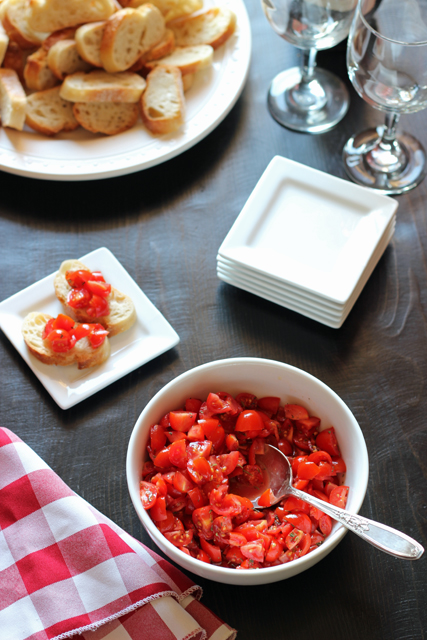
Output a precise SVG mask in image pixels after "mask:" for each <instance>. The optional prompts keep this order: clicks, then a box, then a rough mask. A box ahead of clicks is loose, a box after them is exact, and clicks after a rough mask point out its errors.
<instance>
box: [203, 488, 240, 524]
mask: <svg viewBox="0 0 427 640" xmlns="http://www.w3.org/2000/svg"><path fill="white" fill-rule="evenodd" d="M227 492H228V487H227V485H225V484H223V485H221V486H220V487H218V489H213V490H212V491H211V492H210V495H209V502H210V505H211V507H212V509H213V510H214V511H215V513H217V514H218V515H219V516H230V517H232V518H233V517H234V516H238V515H239V513H240V512H241V511H242V507H241V504H240V500H238V499H237V497H236V496H234V495H233V494H232V493H227Z"/></svg>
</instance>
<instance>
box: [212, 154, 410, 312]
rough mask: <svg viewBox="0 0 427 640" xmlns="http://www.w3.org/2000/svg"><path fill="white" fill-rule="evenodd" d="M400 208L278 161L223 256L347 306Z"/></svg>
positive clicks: (253, 197) (367, 191) (241, 216)
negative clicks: (385, 231)
mask: <svg viewBox="0 0 427 640" xmlns="http://www.w3.org/2000/svg"><path fill="white" fill-rule="evenodd" d="M397 206H398V205H397V202H396V201H395V200H393V199H392V198H389V197H387V196H384V195H381V194H379V193H376V192H375V191H373V190H372V189H367V188H365V187H360V186H359V185H356V184H353V183H352V182H348V181H347V180H341V179H340V178H336V177H335V176H331V175H329V174H327V173H324V172H322V171H318V170H317V169H312V168H310V167H307V166H305V165H303V164H300V163H298V162H294V161H292V160H288V159H287V158H282V157H280V156H275V157H274V158H273V160H272V161H271V162H270V164H269V165H268V167H267V169H266V170H265V172H264V174H263V175H262V176H261V178H260V180H259V182H258V184H257V185H256V187H255V189H254V190H253V192H252V194H251V195H250V197H249V199H248V201H247V202H246V204H245V206H244V207H243V209H242V211H241V212H240V214H239V216H238V217H237V219H236V221H235V223H234V224H233V226H232V228H231V229H230V231H229V233H228V235H227V237H226V238H225V240H224V242H223V243H222V245H221V247H220V248H219V251H218V253H219V255H220V256H221V257H223V258H228V259H230V260H233V261H235V262H236V263H240V264H241V265H243V266H248V267H250V268H252V269H255V270H257V271H259V272H260V273H262V274H265V275H267V276H272V277H274V278H278V279H280V280H281V281H283V282H285V283H288V284H292V285H295V286H296V287H298V288H300V289H304V290H306V291H309V292H311V293H314V294H317V295H320V296H322V297H324V298H328V299H330V300H332V301H334V302H336V303H338V304H339V305H344V304H345V303H346V302H347V301H348V300H349V299H350V296H351V294H352V292H353V291H354V289H355V287H356V285H357V283H358V281H359V279H360V277H361V276H362V274H363V271H364V269H365V268H366V265H367V264H368V262H369V260H370V258H371V256H372V255H373V253H374V251H375V249H376V247H377V246H378V243H379V241H380V239H381V237H382V236H383V233H384V230H385V229H386V227H387V225H388V224H389V223H390V221H391V219H392V217H393V216H394V214H395V211H396V209H397Z"/></svg>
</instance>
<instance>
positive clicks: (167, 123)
mask: <svg viewBox="0 0 427 640" xmlns="http://www.w3.org/2000/svg"><path fill="white" fill-rule="evenodd" d="M140 106H141V116H142V120H143V122H144V124H145V126H146V127H147V129H149V130H150V131H151V132H152V133H170V132H172V131H176V130H177V129H179V127H180V126H181V125H182V124H183V122H184V114H185V103H184V90H183V86H182V76H181V72H180V71H179V69H177V68H176V67H167V66H157V67H156V68H155V69H153V71H151V72H150V73H149V75H148V77H147V88H146V90H145V91H144V93H143V94H142V98H141V103H140Z"/></svg>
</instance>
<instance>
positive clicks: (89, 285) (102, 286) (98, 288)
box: [85, 280, 111, 298]
mask: <svg viewBox="0 0 427 640" xmlns="http://www.w3.org/2000/svg"><path fill="white" fill-rule="evenodd" d="M85 288H86V289H87V290H88V291H90V293H92V294H94V295H96V296H100V297H101V298H106V297H107V296H108V295H109V294H110V293H111V284H107V283H106V282H99V281H98V280H88V281H87V282H86V284H85Z"/></svg>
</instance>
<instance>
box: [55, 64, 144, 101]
mask: <svg viewBox="0 0 427 640" xmlns="http://www.w3.org/2000/svg"><path fill="white" fill-rule="evenodd" d="M145 84H146V83H145V80H144V78H141V76H139V75H138V74H137V73H131V72H130V71H123V72H122V73H116V74H114V75H113V74H111V73H107V72H106V71H101V70H99V71H98V70H96V71H90V72H89V73H83V72H81V71H79V72H77V73H73V74H71V75H70V76H67V77H66V78H65V80H64V82H63V83H62V86H61V98H63V99H64V100H70V101H71V102H138V100H139V98H140V97H141V94H142V92H143V91H144V89H145Z"/></svg>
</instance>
